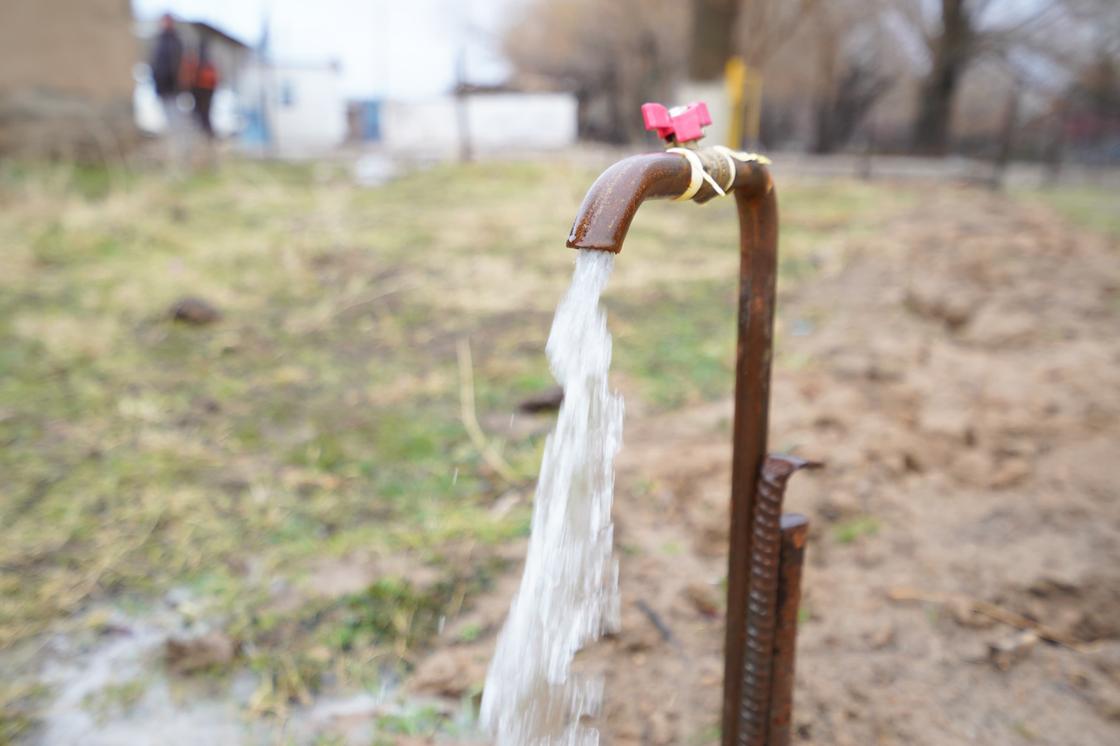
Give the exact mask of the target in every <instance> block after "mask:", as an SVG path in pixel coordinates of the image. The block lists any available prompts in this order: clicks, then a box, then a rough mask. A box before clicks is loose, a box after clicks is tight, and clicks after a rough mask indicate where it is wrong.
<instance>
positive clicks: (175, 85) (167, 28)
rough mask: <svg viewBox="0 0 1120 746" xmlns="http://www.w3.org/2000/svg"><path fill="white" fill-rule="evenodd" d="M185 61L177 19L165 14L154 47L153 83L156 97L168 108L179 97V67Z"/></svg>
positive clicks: (160, 21)
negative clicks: (176, 29)
mask: <svg viewBox="0 0 1120 746" xmlns="http://www.w3.org/2000/svg"><path fill="white" fill-rule="evenodd" d="M182 60H183V42H182V40H180V39H179V34H178V32H176V31H175V19H174V18H172V17H171V14H170V13H165V14H164V15H163V17H162V18H160V19H159V36H157V37H156V43H155V45H154V46H153V47H152V62H151V65H152V82H154V83H155V86H156V95H157V96H159V100H160V101H161V102H164V106H167V101H168V100H169V99H170V100H172V101H174V99H175V97H176V96H178V95H179V66H180V64H181V63H182Z"/></svg>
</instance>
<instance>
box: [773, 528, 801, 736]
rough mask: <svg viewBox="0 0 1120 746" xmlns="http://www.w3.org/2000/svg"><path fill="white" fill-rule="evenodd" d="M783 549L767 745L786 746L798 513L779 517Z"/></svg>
mask: <svg viewBox="0 0 1120 746" xmlns="http://www.w3.org/2000/svg"><path fill="white" fill-rule="evenodd" d="M781 530H782V550H781V558H780V559H779V561H778V568H779V570H780V574H779V576H778V599H777V614H775V619H776V620H777V627H776V629H775V630H774V653H773V656H772V658H773V661H774V663H773V666H774V670H773V672H772V673H771V683H770V724H769V732H768V734H767V739H768V740H767V746H789V743H790V738H791V735H792V731H793V674H794V659H795V657H796V654H797V623H798V621H799V617H800V611H801V571H802V568H803V567H804V565H805V544H806V542H808V540H809V519H808V518H806V517H805V516H803V515H799V514H797V513H786V514H784V515H783V516H782V522H781Z"/></svg>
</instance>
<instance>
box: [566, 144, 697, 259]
mask: <svg viewBox="0 0 1120 746" xmlns="http://www.w3.org/2000/svg"><path fill="white" fill-rule="evenodd" d="M690 179H691V167H690V166H689V163H688V161H687V160H685V159H684V158H682V157H681V156H679V155H674V154H672V153H648V154H645V155H635V156H631V157H629V158H624V159H623V160H621V161H619V162H618V163H615V164H614V165H613V166H611V167H610V168H608V169H607V170H606V171H604V172H603V173H602V175H600V176H599V178H598V179H596V180H595V183H594V184H592V185H591V189H589V190H588V191H587V196H585V197H584V198H583V204H581V205H580V207H579V213H578V214H577V215H576V221H575V224H574V225H572V231H571V233H570V234H569V235H568V246H569V248H573V249H596V250H599V251H610V252H613V253H615V254H617V253H618V252H620V251H622V242H623V241H625V240H626V232H627V231H628V230H629V229H630V223H631V221H633V220H634V214H635V213H636V212H637V211H638V207H640V206H641V204H642V203H643V202H645V201H646V200H647V199H656V198H664V197H676V196H678V195H681V194H684V192H685V190H687V189H688V185H689V181H690Z"/></svg>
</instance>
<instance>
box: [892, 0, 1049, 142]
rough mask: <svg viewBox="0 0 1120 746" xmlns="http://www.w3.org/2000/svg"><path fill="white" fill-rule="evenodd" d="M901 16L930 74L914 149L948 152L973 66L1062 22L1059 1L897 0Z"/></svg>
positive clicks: (920, 104)
mask: <svg viewBox="0 0 1120 746" xmlns="http://www.w3.org/2000/svg"><path fill="white" fill-rule="evenodd" d="M891 5H892V8H893V10H894V12H895V14H896V18H898V19H900V20H901V21H902V22H903V24H904V25H907V26H908V27H909V31H910V33H911V35H912V37H913V38H916V39H917V40H918V41H919V43H920V46H921V47H922V48H923V49H924V52H925V56H926V58H927V59H926V63H927V72H926V74H925V76H924V79H923V80H922V84H921V86H920V90H919V100H918V108H917V116H916V118H915V120H914V127H913V144H914V148H915V149H916V150H917V151H918V152H921V153H926V154H930V155H941V154H943V153H944V152H945V151H946V149H947V147H948V144H949V127H950V123H951V121H952V116H953V104H954V100H955V98H956V94H957V91H958V89H959V87H960V83H961V80H962V78H963V77H964V75H965V73H966V72H967V70H968V68H969V67H970V66H971V65H972V64H973V63H974V62H975V61H976V60H977V59H979V58H981V57H982V56H984V55H985V54H998V55H1004V56H1007V55H1008V54H1009V53H1010V51H1011V50H1012V48H1013V47H1014V46H1015V45H1016V44H1017V43H1018V42H1019V41H1021V40H1022V39H1024V38H1026V37H1027V36H1029V35H1030V34H1031V33H1032V32H1034V31H1035V30H1036V29H1037V28H1038V27H1039V26H1041V25H1043V24H1046V23H1048V22H1050V21H1053V20H1056V19H1057V17H1058V16H1059V15H1060V12H1059V10H1060V9H1059V4H1058V3H1038V4H1033V7H1032V8H1031V9H1030V10H1028V11H1026V12H1022V11H1019V10H1018V8H1020V7H1022V4H1021V3H1017V2H1011V1H1009V0H892V3H891Z"/></svg>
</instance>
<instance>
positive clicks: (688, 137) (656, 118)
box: [642, 101, 712, 142]
mask: <svg viewBox="0 0 1120 746" xmlns="http://www.w3.org/2000/svg"><path fill="white" fill-rule="evenodd" d="M642 121H644V122H645V125H646V129H647V130H656V131H657V136H658V137H660V138H661V139H663V140H671V139H675V140H676V141H677V142H692V141H693V140H699V139H700V138H702V137H703V136H704V129H703V128H704V127H707V126H708V125H709V124H711V123H712V117H711V115H710V114H709V113H708V105H707V104H705V103H704V102H703V101H697V102H696V103H692V104H688V105H687V106H678V107H675V108H673V109H667V108H665V107H664V106H662V105H661V104H652V103H651V104H642Z"/></svg>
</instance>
